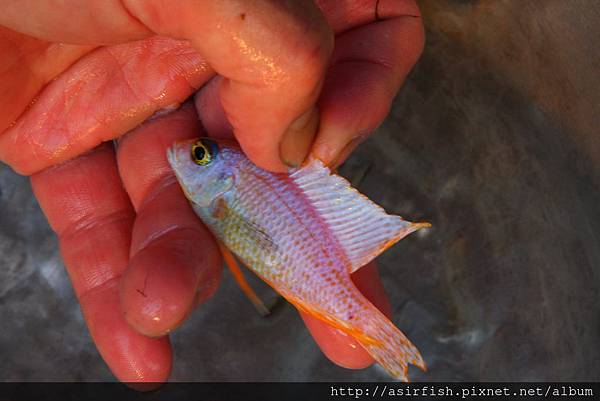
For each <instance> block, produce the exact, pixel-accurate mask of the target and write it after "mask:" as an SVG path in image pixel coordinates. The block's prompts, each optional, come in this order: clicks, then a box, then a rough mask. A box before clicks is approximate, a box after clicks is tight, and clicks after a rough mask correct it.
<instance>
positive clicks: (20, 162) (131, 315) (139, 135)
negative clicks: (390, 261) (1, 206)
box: [0, 1, 423, 382]
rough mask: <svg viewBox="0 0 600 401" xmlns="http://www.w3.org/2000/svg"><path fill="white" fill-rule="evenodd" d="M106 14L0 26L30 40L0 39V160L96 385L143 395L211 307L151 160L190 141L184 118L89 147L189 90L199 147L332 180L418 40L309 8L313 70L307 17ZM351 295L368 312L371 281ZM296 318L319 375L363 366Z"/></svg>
mask: <svg viewBox="0 0 600 401" xmlns="http://www.w3.org/2000/svg"><path fill="white" fill-rule="evenodd" d="M376 3H379V6H378V7H377V8H376V7H375V4H376ZM119 4H121V3H118V2H116V3H114V4H113V3H109V2H98V3H86V7H90V8H91V7H93V8H94V9H93V10H90V9H82V7H81V4H77V5H76V6H75V7H72V8H71V7H68V6H66V5H65V6H64V8H62V9H56V8H53V9H52V10H43V9H40V8H39V5H38V7H37V8H36V9H35V10H25V7H27V3H26V2H13V3H9V5H8V6H6V7H5V9H4V10H3V14H2V15H1V16H0V24H1V25H4V26H5V27H7V28H12V29H15V30H19V31H21V32H23V33H25V34H29V35H31V36H27V35H24V34H19V33H16V32H14V31H11V30H9V29H4V28H0V29H1V30H0V35H1V36H0V46H2V47H1V48H2V50H1V52H2V54H4V55H5V57H3V59H2V61H0V63H2V64H3V68H2V70H3V71H4V72H3V78H4V79H3V84H2V85H4V90H3V91H2V92H1V93H0V104H2V105H3V108H2V111H0V129H1V130H4V132H3V133H2V134H0V159H1V160H3V161H5V162H7V163H8V164H10V165H11V166H12V167H13V168H14V169H15V170H17V171H19V172H21V173H24V174H31V175H32V185H33V188H34V191H35V194H36V196H37V197H38V200H39V202H40V205H41V206H42V208H43V210H44V212H45V213H46V216H47V217H48V220H49V222H50V224H51V226H52V227H53V229H54V230H55V231H56V232H57V234H58V236H59V240H60V245H61V252H62V254H63V259H64V261H65V264H66V266H67V269H68V271H69V274H70V276H71V279H72V281H73V285H74V288H75V292H76V293H77V296H78V298H79V300H80V302H81V307H82V311H83V314H84V317H85V318H86V321H87V323H88V327H89V329H90V333H91V335H92V337H93V339H94V341H95V342H96V345H97V347H98V349H99V351H100V353H101V354H102V356H103V357H104V359H105V360H106V362H107V363H108V365H109V366H110V368H111V369H112V371H113V372H114V373H115V375H116V376H117V377H118V378H119V379H120V380H123V381H138V380H145V381H157V382H160V381H163V380H165V379H166V378H167V377H168V374H169V371H170V366H171V349H170V345H169V341H168V337H166V336H165V334H166V333H168V332H169V331H171V330H172V329H173V328H175V327H177V326H178V325H179V324H181V322H183V320H184V319H185V318H186V316H188V315H189V313H190V312H191V311H192V310H193V308H194V307H195V306H197V305H198V304H199V303H201V302H202V301H203V300H204V299H206V298H207V297H208V296H210V295H211V294H212V292H214V290H215V288H216V286H217V284H218V281H219V275H220V265H221V260H220V255H219V253H218V249H217V248H216V246H215V244H214V242H213V241H214V240H213V239H212V236H211V235H210V234H209V233H208V231H207V230H206V228H204V226H203V225H201V223H200V222H199V221H198V219H197V218H196V217H195V215H194V214H193V212H192V211H191V209H190V208H189V206H188V205H187V202H186V200H185V199H184V197H183V195H182V194H181V191H180V189H179V187H178V185H177V184H176V182H175V181H174V179H173V176H172V173H171V171H170V169H169V167H168V165H167V163H166V160H165V149H166V147H167V146H169V145H170V144H171V143H172V142H173V141H174V140H176V139H179V138H183V137H194V136H198V132H199V131H200V130H201V127H200V126H199V123H198V119H197V117H198V116H197V115H196V111H195V110H194V108H192V107H190V106H186V107H183V108H182V109H181V110H179V111H177V112H175V113H172V114H170V115H168V116H164V117H161V118H157V119H154V120H151V121H149V122H147V123H145V124H143V125H141V126H140V127H139V128H136V129H134V131H133V132H131V133H129V134H128V135H127V136H126V137H124V139H122V141H121V142H120V145H119V147H118V149H117V152H116V154H115V151H114V149H113V147H112V146H109V145H106V144H105V145H102V146H99V147H97V148H96V146H97V145H98V144H100V143H102V142H104V141H107V140H110V139H112V138H116V137H119V136H121V135H122V134H123V133H125V132H126V131H128V130H131V129H133V128H134V127H136V126H138V125H139V124H140V123H141V122H143V121H144V120H146V119H147V118H148V117H149V116H151V115H152V114H153V113H155V112H156V111H158V110H161V109H164V108H174V107H176V106H177V105H178V104H179V103H180V102H182V101H183V100H184V99H186V98H187V97H188V96H189V95H190V94H191V93H193V92H194V91H195V90H196V89H198V88H200V87H202V89H201V90H200V91H199V93H198V95H197V96H196V104H197V105H198V106H199V107H198V115H199V117H200V119H201V120H202V123H203V125H204V126H205V127H206V128H207V131H208V132H210V133H211V134H214V135H217V136H222V135H228V134H230V132H231V131H233V132H234V133H235V136H236V138H237V139H238V141H239V142H240V144H241V145H242V147H243V149H244V151H245V152H246V153H247V154H248V156H249V157H250V158H251V159H252V160H253V161H254V162H255V163H257V164H258V165H260V166H262V167H264V168H268V169H271V170H284V169H285V168H286V166H285V164H284V162H283V161H285V162H288V163H289V164H298V163H299V162H300V161H301V160H302V159H303V158H304V156H305V155H306V152H307V151H308V149H309V147H310V145H311V143H313V147H312V151H313V152H314V153H315V154H316V155H317V157H320V158H321V159H323V160H324V161H325V162H327V163H329V164H332V165H335V164H339V163H340V162H341V161H342V160H343V158H344V157H346V156H347V155H348V154H349V152H350V151H351V149H352V148H353V147H354V146H356V144H357V143H358V142H359V141H360V140H362V139H364V137H365V136H366V135H367V134H368V133H369V132H371V131H372V130H373V129H374V128H375V127H376V126H377V125H378V124H379V123H380V122H381V121H382V119H383V118H384V116H385V114H386V113H387V110H388V108H389V104H390V102H391V100H392V98H393V96H394V95H395V92H396V91H397V89H398V87H399V86H400V84H401V82H402V80H403V78H404V76H405V75H406V73H407V72H408V71H409V70H410V68H411V67H412V65H413V64H414V62H415V61H416V59H417V58H418V55H419V54H420V51H421V47H422V43H423V34H422V27H421V22H420V20H419V19H418V18H415V17H410V16H407V15H413V16H414V15H418V10H417V9H416V6H415V5H414V3H413V2H412V1H399V2H389V3H388V2H386V1H378V2H376V1H371V2H361V3H356V4H355V2H351V1H347V2H339V1H335V2H334V1H319V2H318V6H319V7H320V8H321V10H322V11H323V13H324V15H325V17H326V19H327V21H328V24H329V26H330V27H331V28H332V29H333V30H334V31H335V33H336V46H335V49H334V50H333V55H332V63H331V66H329V64H328V63H329V52H330V50H331V44H332V40H331V34H330V31H329V28H328V26H327V24H326V23H325V21H324V20H323V19H322V17H320V16H319V11H318V10H316V9H315V8H314V7H311V6H310V4H308V3H291V2H290V3H289V4H288V5H287V6H285V7H281V6H280V5H278V4H280V3H275V2H272V3H269V2H263V3H252V4H246V3H242V2H235V1H224V2H219V3H218V4H219V7H216V6H215V5H216V4H217V3H216V2H204V3H202V2H200V3H193V4H192V3H187V2H185V3H184V2H181V3H171V2H164V3H163V2H160V1H152V2H144V3H142V2H124V3H122V4H125V5H126V6H127V9H124V8H122V7H120V6H119ZM77 7H78V8H77ZM194 7H197V8H198V9H195V8H194ZM376 10H377V11H376ZM25 11H26V12H25ZM376 14H377V15H378V18H379V19H381V20H382V21H377V22H376V21H374V19H375V16H376ZM154 35H161V37H158V36H154ZM165 36H171V37H176V38H180V39H187V40H188V41H189V42H185V41H180V40H175V39H168V38H165ZM34 37H35V38H38V39H35V38H34ZM132 40H136V41H132ZM59 42H66V43H78V44H72V45H65V44H61V43H59ZM328 66H329V67H328ZM207 82H208V83H207ZM323 82H324V84H322V83H323ZM34 98H35V99H36V100H35V103H33V104H31V102H32V100H33V99H34ZM317 100H318V105H319V114H320V119H319V127H318V132H316V131H317V124H316V121H317V120H316V119H317V117H316V116H317V114H315V111H314V110H315V109H314V108H313V105H314V104H315V102H316V101H317ZM303 115H308V117H306V116H305V117H304V118H302V116H303ZM225 116H226V117H225ZM294 120H300V123H297V124H293V127H292V129H288V127H289V126H290V124H292V123H293V122H294ZM13 121H14V123H13ZM286 131H287V132H288V133H290V134H289V135H286ZM315 132H316V138H315V139H314V142H313V137H314V136H315ZM94 148H95V149H94ZM90 149H94V150H93V151H91V152H89V153H85V152H88V151H89V150H90ZM84 153H85V154H84ZM80 155H81V156H80ZM71 159H72V160H71ZM66 160H70V161H68V162H67V163H65V164H61V165H58V166H56V167H52V168H49V169H46V168H47V167H50V166H54V165H56V164H58V163H61V162H64V161H66ZM44 169H45V170H44ZM354 278H356V281H357V286H359V288H361V290H363V291H364V292H365V293H366V295H367V296H369V295H370V298H371V299H372V300H373V301H374V303H376V305H378V306H379V307H380V308H383V309H385V305H387V301H386V300H385V297H384V295H383V291H382V289H381V285H380V283H379V281H378V278H377V274H376V271H375V269H374V267H373V266H370V267H365V268H363V269H361V270H359V271H358V272H357V273H356V275H355V277H354ZM303 318H304V319H305V321H306V323H307V326H308V327H309V329H310V330H311V332H312V334H313V336H314V337H315V340H316V341H317V343H318V344H319V345H320V347H321V349H323V351H324V352H325V353H326V355H328V356H329V358H330V359H332V360H333V361H334V362H336V363H338V364H340V365H342V366H346V367H354V368H358V367H363V366H366V365H368V364H369V363H371V362H372V360H371V359H370V357H369V356H368V355H367V354H366V352H365V351H364V350H362V349H361V347H357V344H356V343H353V342H351V341H349V340H348V339H347V337H344V336H341V335H339V334H338V333H337V332H336V331H335V330H334V329H331V328H329V327H328V326H326V325H324V324H322V323H321V322H318V321H314V320H311V318H309V317H306V316H303ZM140 333H141V334H140Z"/></svg>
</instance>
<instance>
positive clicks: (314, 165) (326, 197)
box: [290, 158, 430, 273]
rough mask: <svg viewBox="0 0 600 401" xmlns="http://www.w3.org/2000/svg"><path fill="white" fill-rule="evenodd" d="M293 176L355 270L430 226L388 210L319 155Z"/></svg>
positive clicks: (352, 269) (351, 269)
mask: <svg viewBox="0 0 600 401" xmlns="http://www.w3.org/2000/svg"><path fill="white" fill-rule="evenodd" d="M290 177H291V178H292V179H293V180H294V182H295V183H296V184H297V185H298V186H299V187H300V189H301V190H302V191H303V192H304V194H305V195H306V196H307V197H308V199H309V200H310V201H311V203H312V204H313V206H314V207H315V209H316V210H317V212H318V213H319V214H320V215H321V217H322V218H323V219H324V220H325V222H326V223H327V224H328V226H329V228H330V229H331V230H332V232H333V234H334V235H335V237H336V238H337V240H338V241H339V242H340V244H341V246H342V247H343V248H344V251H345V253H346V256H348V259H349V260H350V263H351V268H350V272H351V273H352V272H354V271H356V270H357V269H359V268H360V267H361V266H364V265H365V264H367V263H368V262H370V261H371V260H372V259H374V258H375V257H376V256H377V255H379V254H380V253H381V252H383V251H384V250H385V249H387V248H388V247H390V246H392V245H393V244H394V243H396V242H397V241H399V240H400V239H402V238H403V237H405V236H406V235H408V234H410V233H411V232H413V231H416V230H418V229H419V228H423V227H429V226H430V224H429V223H411V222H409V221H406V220H404V219H403V218H402V217H400V216H394V215H390V214H387V213H386V212H385V210H383V208H382V207H380V206H378V205H377V204H375V203H374V202H372V201H371V200H370V199H369V198H367V197H366V196H364V195H363V194H361V193H360V192H358V191H357V190H356V189H354V188H353V187H352V185H351V184H350V183H349V182H348V181H347V180H346V179H344V178H343V177H340V176H339V175H335V174H331V171H330V170H329V169H328V168H327V167H326V166H325V165H324V164H323V162H321V161H320V160H318V159H316V158H310V159H309V160H308V161H307V163H306V164H305V165H304V166H302V167H301V168H299V169H297V170H295V171H294V172H292V173H291V174H290Z"/></svg>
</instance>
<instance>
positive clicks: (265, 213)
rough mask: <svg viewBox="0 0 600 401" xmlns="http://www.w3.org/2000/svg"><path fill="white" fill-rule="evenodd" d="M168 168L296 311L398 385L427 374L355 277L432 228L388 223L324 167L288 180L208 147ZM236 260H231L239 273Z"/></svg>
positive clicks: (178, 151) (316, 164)
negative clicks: (356, 348)
mask: <svg viewBox="0 0 600 401" xmlns="http://www.w3.org/2000/svg"><path fill="white" fill-rule="evenodd" d="M168 159H169V163H170V164H171V166H172V168H173V170H174V171H175V174H176V176H177V179H178V180H179V183H180V185H181V187H182V188H183V190H184V192H185V195H186V197H187V198H188V199H189V200H190V202H191V204H192V206H193V208H194V210H195V212H196V214H198V216H199V217H200V218H201V219H202V220H203V221H204V223H205V224H206V225H207V226H208V227H209V228H210V229H211V231H212V232H213V233H214V235H215V236H216V237H217V238H218V240H219V241H221V242H222V244H223V245H224V246H225V247H226V248H227V249H229V250H230V251H232V252H233V253H234V254H235V255H236V256H237V257H238V258H239V260H240V261H242V262H243V263H244V264H245V265H246V266H247V267H248V268H250V269H251V270H252V271H254V273H256V274H257V275H258V276H259V277H260V278H261V279H262V280H264V281H265V282H266V283H267V284H269V285H270V286H271V287H273V289H275V291H277V292H278V293H280V294H281V295H282V296H283V297H284V298H285V299H287V300H288V301H289V302H290V303H292V304H293V305H294V306H295V307H296V308H297V309H299V310H301V311H303V312H306V313H309V314H311V315H312V316H315V317H317V318H319V319H321V320H322V321H324V322H326V323H328V324H329V325H331V326H333V327H335V328H337V329H339V330H341V331H343V332H345V333H347V334H349V335H351V336H353V337H354V338H356V339H357V340H358V341H359V342H360V343H361V344H362V345H363V347H364V348H365V349H366V350H367V352H368V353H369V354H370V355H371V356H372V357H373V358H374V359H375V360H376V361H377V362H379V363H380V364H381V365H382V366H383V367H384V368H385V369H386V370H387V371H388V372H389V373H390V374H391V375H392V376H394V377H396V378H398V379H402V380H405V381H406V380H407V371H408V364H409V363H410V364H413V365H416V366H418V367H420V368H421V369H423V370H425V369H426V367H425V362H424V361H423V359H422V357H421V355H420V353H419V351H418V350H417V349H416V347H415V346H414V345H413V344H411V342H410V341H409V340H408V339H407V338H406V337H405V336H404V334H402V332H401V331H400V330H399V329H398V328H396V327H395V326H394V324H393V323H392V322H390V320H389V319H388V318H387V317H386V316H385V315H384V314H383V313H381V312H380V311H379V310H378V309H377V308H376V307H375V306H374V305H373V304H371V302H369V301H368V300H367V299H366V298H365V297H364V296H363V295H362V294H361V293H360V291H359V290H358V289H357V288H356V287H355V286H354V283H353V282H352V280H351V278H350V274H351V273H352V272H354V271H356V270H357V269H358V268H360V267H361V266H363V265H365V264H366V263H368V262H369V261H371V260H372V259H373V258H375V257H376V256H377V255H379V254H380V253H381V252H383V251H384V250H385V249H387V248H388V247H390V246H391V245H393V244H394V243H395V242H397V241H398V240H400V239H401V238H403V237H404V236H406V235H408V234H410V233H411V232H413V231H415V230H417V229H419V228H423V227H429V224H428V223H411V222H408V221H406V220H403V219H402V218H401V217H399V216H393V215H389V214H387V213H386V212H385V211H384V210H383V209H382V208H381V207H379V206H377V205H376V204H375V203H373V202H371V201H370V200H369V199H368V198H367V197H365V196H364V195H362V194H360V193H359V192H358V191H356V190H355V189H354V188H352V186H351V185H350V183H349V182H348V181H346V180H345V179H344V178H342V177H340V176H338V175H335V174H332V173H331V172H330V170H329V169H328V168H327V167H326V166H325V165H324V164H323V163H322V162H321V161H320V160H318V159H315V158H310V159H309V160H308V161H307V162H306V163H305V164H304V165H303V166H302V167H300V168H297V169H292V170H290V172H289V174H281V173H271V172H268V171H265V170H262V169H260V168H259V167H257V166H256V165H254V164H253V163H252V162H251V161H250V160H249V159H248V158H246V156H245V155H244V154H243V153H242V151H241V150H240V148H239V146H238V145H237V144H235V143H234V142H232V141H223V140H218V141H215V140H213V139H199V140H191V141H185V142H178V143H176V144H174V145H173V146H172V147H171V148H170V149H169V150H168ZM228 259H233V257H232V256H231V255H229V256H227V252H226V261H227V262H228V264H230V266H231V263H230V262H233V263H234V264H235V260H233V261H231V260H228ZM240 274H241V272H239V271H237V268H234V275H236V276H238V275H240ZM241 281H242V287H243V285H244V284H245V285H246V286H247V283H244V282H243V279H241ZM243 289H244V288H243ZM245 292H247V293H248V294H249V296H250V297H251V299H253V301H254V302H255V304H256V305H257V306H258V307H259V308H264V307H261V303H260V301H259V300H258V299H257V297H256V296H255V295H254V294H253V293H252V292H251V290H249V289H248V288H246V289H245Z"/></svg>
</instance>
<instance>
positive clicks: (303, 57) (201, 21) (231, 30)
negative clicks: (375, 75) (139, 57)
mask: <svg viewBox="0 0 600 401" xmlns="http://www.w3.org/2000/svg"><path fill="white" fill-rule="evenodd" d="M0 24H2V25H4V26H6V27H8V28H10V29H13V30H16V31H19V32H22V33H26V34H29V35H32V36H35V37H38V38H41V39H46V40H51V41H59V42H67V43H80V44H112V43H120V42H123V41H129V40H137V39H141V38H144V37H147V36H150V35H161V36H168V37H173V38H177V39H186V40H189V41H190V43H191V45H192V46H193V47H194V48H196V49H197V50H198V51H199V52H200V54H202V56H203V57H204V59H205V60H206V61H207V62H208V63H209V64H210V65H211V67H212V68H214V70H215V71H216V72H217V73H218V74H219V75H221V76H222V77H223V78H224V79H223V80H222V81H221V84H220V88H219V97H220V101H221V104H222V106H223V109H224V111H225V114H226V116H227V118H228V120H229V122H230V123H231V125H232V127H233V130H234V134H235V135H236V137H237V139H238V141H239V142H240V145H241V146H242V148H243V149H244V151H245V152H246V154H247V155H248V157H249V158H250V159H252V160H253V161H254V162H255V163H256V164H258V165H259V166H261V167H263V168H266V169H269V170H274V171H284V170H285V169H286V168H287V167H286V164H287V165H298V164H300V163H301V162H302V161H303V159H304V157H305V156H306V154H307V153H308V151H309V148H310V145H311V143H312V139H313V136H314V134H315V131H316V128H317V121H318V114H317V112H316V109H315V108H314V104H315V102H316V100H317V97H318V95H319V92H320V89H321V84H322V82H323V78H324V74H325V69H326V67H327V65H328V62H329V56H330V53H331V51H332V48H333V33H332V32H331V31H330V29H329V26H328V25H327V22H326V20H325V19H324V17H323V15H322V14H321V12H320V11H319V9H318V8H317V7H316V6H315V5H314V4H313V2H310V1H309V2H306V1H301V2H297V1H275V0H262V1H252V2H244V1H239V0H238V1H236V0H222V1H218V2H216V1H209V0H204V1H176V2H173V1H166V0H148V1H134V0H123V1H117V0H110V1H104V0H93V1H88V2H83V3H81V2H78V1H75V0H65V1H62V2H60V3H59V5H56V3H46V2H42V3H37V2H34V1H32V0H26V1H15V0H13V1H9V2H6V3H5V4H4V6H3V12H2V13H1V14H0Z"/></svg>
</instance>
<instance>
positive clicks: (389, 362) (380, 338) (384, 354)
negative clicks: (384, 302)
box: [357, 306, 427, 381]
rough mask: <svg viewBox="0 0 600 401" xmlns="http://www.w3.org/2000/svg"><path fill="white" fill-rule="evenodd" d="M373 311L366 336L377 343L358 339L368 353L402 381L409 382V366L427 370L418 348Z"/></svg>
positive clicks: (379, 313)
mask: <svg viewBox="0 0 600 401" xmlns="http://www.w3.org/2000/svg"><path fill="white" fill-rule="evenodd" d="M373 309H374V310H373V313H371V315H370V317H369V320H370V322H369V325H368V327H369V329H368V330H367V332H366V333H365V334H366V335H367V336H368V338H373V339H375V340H376V342H373V341H369V342H363V341H362V340H361V339H360V338H357V340H358V341H359V342H360V343H361V344H362V346H363V347H364V348H365V349H366V350H367V352H368V353H369V354H370V355H371V356H372V357H373V358H374V359H375V360H376V361H377V362H378V363H379V364H380V365H381V366H383V368H385V370H387V371H388V373H390V374H391V375H392V376H394V377H395V378H397V379H400V380H402V381H408V377H407V373H408V364H412V365H415V366H417V367H419V368H421V369H422V370H427V366H426V365H425V361H423V358H422V357H421V353H420V352H419V350H418V349H417V347H415V346H414V345H413V344H412V343H411V342H410V341H409V340H408V338H406V336H404V334H402V332H401V331H400V330H399V329H398V328H397V327H396V326H394V324H393V323H392V322H390V321H389V319H388V318H386V317H385V315H383V314H382V313H381V312H380V311H379V310H378V309H377V308H375V307H374V306H373Z"/></svg>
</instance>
